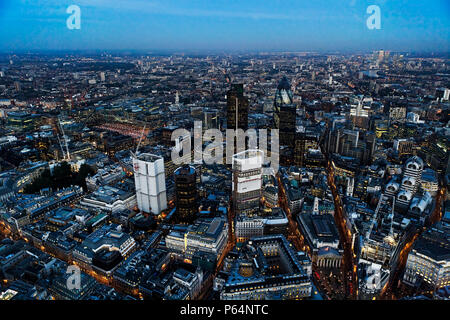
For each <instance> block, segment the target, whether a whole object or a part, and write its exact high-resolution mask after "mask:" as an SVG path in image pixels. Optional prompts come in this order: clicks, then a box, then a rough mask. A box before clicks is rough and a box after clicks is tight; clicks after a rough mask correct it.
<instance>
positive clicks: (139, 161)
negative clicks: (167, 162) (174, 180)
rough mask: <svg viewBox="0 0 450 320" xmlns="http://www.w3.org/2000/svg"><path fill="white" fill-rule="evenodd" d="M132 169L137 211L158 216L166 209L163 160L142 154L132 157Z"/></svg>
mask: <svg viewBox="0 0 450 320" xmlns="http://www.w3.org/2000/svg"><path fill="white" fill-rule="evenodd" d="M133 168H134V182H135V185H136V198H137V203H138V208H139V210H141V211H144V212H147V213H150V212H151V213H153V214H155V215H158V214H160V213H161V211H163V210H165V209H167V196H166V179H165V173H164V159H163V158H162V157H160V156H157V155H152V154H149V153H143V154H140V155H138V156H137V157H133Z"/></svg>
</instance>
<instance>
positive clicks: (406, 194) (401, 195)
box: [397, 190, 412, 201]
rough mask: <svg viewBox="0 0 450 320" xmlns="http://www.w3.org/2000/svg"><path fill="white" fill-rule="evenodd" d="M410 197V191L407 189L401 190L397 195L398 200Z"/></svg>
mask: <svg viewBox="0 0 450 320" xmlns="http://www.w3.org/2000/svg"><path fill="white" fill-rule="evenodd" d="M411 198H412V193H411V191H409V190H401V191H400V192H399V193H398V195H397V199H398V200H403V201H410V200H411Z"/></svg>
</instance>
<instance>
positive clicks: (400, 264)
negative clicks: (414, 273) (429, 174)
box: [380, 187, 446, 299]
mask: <svg viewBox="0 0 450 320" xmlns="http://www.w3.org/2000/svg"><path fill="white" fill-rule="evenodd" d="M445 194H446V193H445V187H442V188H441V189H440V190H439V192H438V194H437V196H436V206H435V208H434V210H433V212H432V213H431V215H430V219H428V220H427V222H426V225H425V227H424V228H419V229H418V230H417V231H416V232H415V233H412V234H411V235H409V236H408V238H407V240H406V241H405V244H404V246H403V248H402V250H401V251H400V253H399V255H398V259H397V261H396V262H395V263H394V266H393V268H392V269H391V276H390V277H389V281H388V283H387V285H386V286H385V287H384V288H383V290H382V292H381V294H380V299H397V292H398V289H399V284H400V279H401V276H402V275H403V272H404V271H405V267H406V262H407V261H408V255H409V253H410V252H411V249H412V247H413V244H414V242H415V241H416V239H417V238H418V237H419V236H420V235H421V234H422V232H423V231H425V230H426V229H427V228H428V227H430V226H431V225H433V224H434V223H436V222H438V221H439V220H441V218H442V198H443V196H444V195H445Z"/></svg>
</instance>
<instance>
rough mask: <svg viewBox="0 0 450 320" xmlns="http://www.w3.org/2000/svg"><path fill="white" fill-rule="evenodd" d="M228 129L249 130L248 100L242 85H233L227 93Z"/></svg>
mask: <svg viewBox="0 0 450 320" xmlns="http://www.w3.org/2000/svg"><path fill="white" fill-rule="evenodd" d="M227 129H233V130H236V129H242V130H244V131H246V130H247V129H248V99H247V98H246V97H245V96H244V85H243V84H241V83H238V84H233V85H232V86H231V89H230V90H229V91H228V92H227Z"/></svg>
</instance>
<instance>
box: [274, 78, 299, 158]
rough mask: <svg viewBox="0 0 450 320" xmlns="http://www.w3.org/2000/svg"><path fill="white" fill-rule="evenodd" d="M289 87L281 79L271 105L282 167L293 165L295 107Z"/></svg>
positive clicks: (285, 80)
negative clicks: (277, 134)
mask: <svg viewBox="0 0 450 320" xmlns="http://www.w3.org/2000/svg"><path fill="white" fill-rule="evenodd" d="M290 87H291V86H290V84H289V81H288V79H287V78H286V77H283V79H281V81H280V83H279V84H278V87H277V91H276V93H275V101H274V105H273V118H274V125H275V129H278V130H279V137H280V147H281V149H280V162H281V164H283V165H289V164H292V163H293V157H294V156H293V155H294V147H295V125H296V115H297V106H296V105H295V104H294V103H293V98H292V91H291V89H290Z"/></svg>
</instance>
